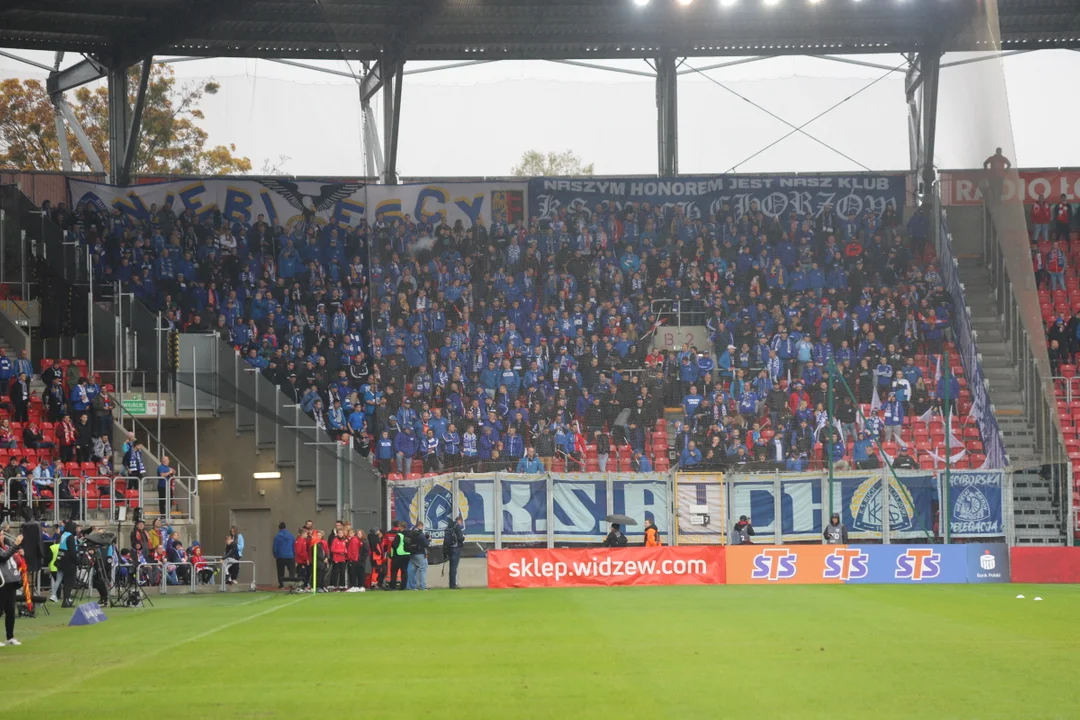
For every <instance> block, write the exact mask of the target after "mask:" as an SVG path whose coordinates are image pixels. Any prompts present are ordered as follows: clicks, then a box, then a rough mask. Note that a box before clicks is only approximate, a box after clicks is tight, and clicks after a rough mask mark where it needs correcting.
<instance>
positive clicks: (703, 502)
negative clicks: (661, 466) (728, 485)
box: [675, 473, 727, 545]
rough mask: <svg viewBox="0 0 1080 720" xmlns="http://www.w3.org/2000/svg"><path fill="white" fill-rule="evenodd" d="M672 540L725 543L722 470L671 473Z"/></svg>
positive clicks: (725, 511)
mask: <svg viewBox="0 0 1080 720" xmlns="http://www.w3.org/2000/svg"><path fill="white" fill-rule="evenodd" d="M675 502H676V516H675V517H676V522H677V523H678V525H677V526H676V533H675V541H676V542H678V543H680V544H687V545H692V544H697V543H700V544H702V545H724V544H725V543H726V542H727V493H726V492H725V488H724V474H723V473H676V474H675Z"/></svg>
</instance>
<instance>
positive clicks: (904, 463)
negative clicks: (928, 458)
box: [892, 450, 919, 470]
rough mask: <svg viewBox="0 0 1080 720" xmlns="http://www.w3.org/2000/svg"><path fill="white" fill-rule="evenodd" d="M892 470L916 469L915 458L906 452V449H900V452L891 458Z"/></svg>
mask: <svg viewBox="0 0 1080 720" xmlns="http://www.w3.org/2000/svg"><path fill="white" fill-rule="evenodd" d="M892 466H893V469H894V470H918V469H919V464H918V463H917V462H915V458H913V457H911V456H910V455H908V454H907V450H901V451H900V454H899V455H897V456H896V459H895V460H893V465H892Z"/></svg>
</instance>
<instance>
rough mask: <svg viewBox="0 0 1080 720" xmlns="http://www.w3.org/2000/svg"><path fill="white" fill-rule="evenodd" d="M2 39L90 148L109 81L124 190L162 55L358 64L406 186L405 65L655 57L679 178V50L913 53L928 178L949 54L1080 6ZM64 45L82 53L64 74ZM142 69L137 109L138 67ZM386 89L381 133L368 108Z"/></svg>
mask: <svg viewBox="0 0 1080 720" xmlns="http://www.w3.org/2000/svg"><path fill="white" fill-rule="evenodd" d="M0 47H9V48H19V49H35V50H54V51H57V60H56V63H55V66H54V67H53V68H45V69H48V70H51V71H52V72H51V74H50V77H49V81H48V89H49V92H50V94H51V96H52V98H53V101H54V103H56V105H57V107H58V108H59V109H60V113H58V116H59V117H61V118H62V119H61V120H58V124H61V123H63V122H67V123H68V125H69V127H71V129H72V131H73V132H74V134H75V135H76V137H77V138H78V139H79V140H80V143H81V144H83V146H84V149H85V148H86V147H87V146H88V145H89V143H88V142H84V137H83V134H82V133H81V128H79V126H78V120H77V119H76V118H75V116H74V113H73V112H71V111H70V108H69V107H67V105H66V102H65V101H64V99H63V93H64V91H65V90H68V89H71V88H74V87H77V86H79V85H82V84H84V83H87V82H91V81H93V80H97V79H100V78H106V77H107V78H108V81H109V95H110V112H109V117H110V133H109V156H110V168H109V169H110V179H111V180H112V181H113V182H115V183H117V184H126V183H127V182H128V181H129V180H130V168H131V167H132V164H133V160H134V150H135V148H136V147H137V145H138V143H137V142H135V140H136V139H137V137H138V133H139V128H140V124H141V123H140V118H141V114H142V101H143V97H144V93H145V87H146V84H147V82H148V78H149V73H150V66H151V61H152V59H153V58H154V57H155V56H158V57H160V56H162V55H179V56H184V57H255V58H266V59H272V60H277V61H279V62H292V63H294V64H295V61H297V60H305V59H307V60H310V59H321V60H351V61H358V62H359V64H360V71H359V72H358V73H357V74H356V75H354V77H355V79H356V81H357V85H358V89H359V96H360V103H361V106H362V107H363V118H364V145H365V148H366V152H367V158H368V163H367V165H368V167H367V172H368V174H369V175H374V174H376V173H378V174H379V175H380V176H381V177H382V178H384V181H386V182H395V181H396V166H397V161H396V156H397V136H398V124H399V117H400V116H399V108H400V100H401V86H402V75H403V73H404V70H403V68H404V65H405V62H406V61H407V60H450V61H466V62H488V61H494V60H502V59H548V60H562V61H567V60H570V59H572V58H573V59H575V60H574V62H578V63H581V62H582V61H589V60H600V59H614V58H644V59H646V60H648V61H649V62H650V63H651V64H652V67H653V70H654V72H653V73H646V72H640V73H637V74H641V75H646V76H649V77H654V78H655V80H656V97H657V134H658V163H657V164H658V174H660V175H675V174H677V173H678V132H677V130H678V98H677V86H678V81H677V78H678V76H679V75H680V74H684V73H686V72H688V70H685V69H684V70H681V71H680V70H679V65H680V62H681V61H682V59H683V58H687V57H715V56H739V57H742V58H745V59H744V60H735V61H733V62H745V61H752V60H754V59H760V58H761V57H771V56H776V55H816V56H825V57H830V58H831V59H837V58H836V56H839V55H854V54H881V53H902V54H904V55H905V57H906V58H907V59H908V63H909V65H908V69H907V83H906V87H905V90H906V93H907V99H908V105H909V108H910V115H911V116H910V118H909V131H910V132H909V135H910V145H911V166H912V170H913V171H914V172H916V173H917V174H918V175H919V177H920V178H921V180H922V181H923V182H924V183H929V182H932V178H933V166H932V158H933V155H934V152H933V151H934V135H935V123H936V106H937V85H938V71H939V69H940V67H941V62H940V60H941V56H942V54H943V53H945V52H952V51H984V52H985V53H986V54H987V55H988V56H993V55H992V53H997V52H1001V51H1015V52H1024V51H1029V50H1040V49H1048V48H1080V8H1078V6H1077V0H861V1H860V0H720V1H719V2H718V0H5V2H3V3H0ZM62 52H76V53H81V54H82V55H83V58H84V59H83V60H82V61H80V62H78V63H76V64H75V65H73V66H71V67H67V68H64V69H60V61H61V53H62ZM746 56H754V57H750V58H747V57H746ZM847 62H856V63H858V62H860V61H857V60H851V59H848V60H847ZM962 62H967V61H962ZM136 63H140V64H141V65H142V72H141V75H140V77H139V87H138V91H137V92H136V95H135V98H136V99H135V103H134V105H133V106H132V105H131V104H130V103H129V102H128V100H127V96H128V92H127V91H128V83H129V80H128V73H127V70H128V68H130V67H131V66H132V65H134V64H136ZM35 64H36V63H35ZM585 64H588V63H587V62H585ZM864 64H865V63H864ZM715 67H718V66H715ZM875 67H877V66H875ZM313 69H318V68H313ZM605 69H610V68H605ZM885 69H889V70H891V69H892V68H885ZM697 71H700V69H698V70H697ZM351 72H352V69H351V68H350V73H351ZM380 91H381V92H382V94H383V103H382V105H383V113H384V115H383V118H382V125H383V138H382V140H381V141H380V139H379V131H378V129H377V123H376V119H375V116H374V113H373V112H372V110H371V104H370V101H371V99H372V97H374V96H375V94H376V93H378V92H380ZM793 127H794V126H793ZM58 135H60V136H61V137H64V136H65V133H58ZM65 142H66V141H65ZM65 150H66V148H65V147H63V146H62V147H61V151H62V154H64V156H65V157H68V156H67V154H66V153H65V152H64V151H65ZM87 155H88V156H90V157H91V164H92V165H93V164H94V160H95V159H96V156H94V155H93V153H92V151H89V152H87ZM97 165H98V166H100V165H101V163H100V160H98V161H97ZM95 169H96V170H99V171H100V169H101V168H100V167H95Z"/></svg>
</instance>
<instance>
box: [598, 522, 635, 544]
mask: <svg viewBox="0 0 1080 720" xmlns="http://www.w3.org/2000/svg"><path fill="white" fill-rule="evenodd" d="M604 522H609V523H611V531H610V532H608V534H607V537H605V538H604V547H626V544H627V540H626V535H623V531H622V526H623V525H637V520H635V519H634V518H632V517H629V516H628V515H608V516H607V517H606V518H604Z"/></svg>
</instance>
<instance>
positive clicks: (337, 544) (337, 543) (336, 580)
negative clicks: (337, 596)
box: [330, 530, 348, 589]
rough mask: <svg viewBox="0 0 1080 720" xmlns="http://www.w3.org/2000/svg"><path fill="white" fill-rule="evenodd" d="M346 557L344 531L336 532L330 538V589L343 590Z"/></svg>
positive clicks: (346, 549)
mask: <svg viewBox="0 0 1080 720" xmlns="http://www.w3.org/2000/svg"><path fill="white" fill-rule="evenodd" d="M347 557H348V548H347V545H346V540H345V531H344V530H338V531H337V532H336V533H335V534H334V536H333V537H332V538H330V588H331V589H334V588H340V589H344V588H345V560H346V558H347Z"/></svg>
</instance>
